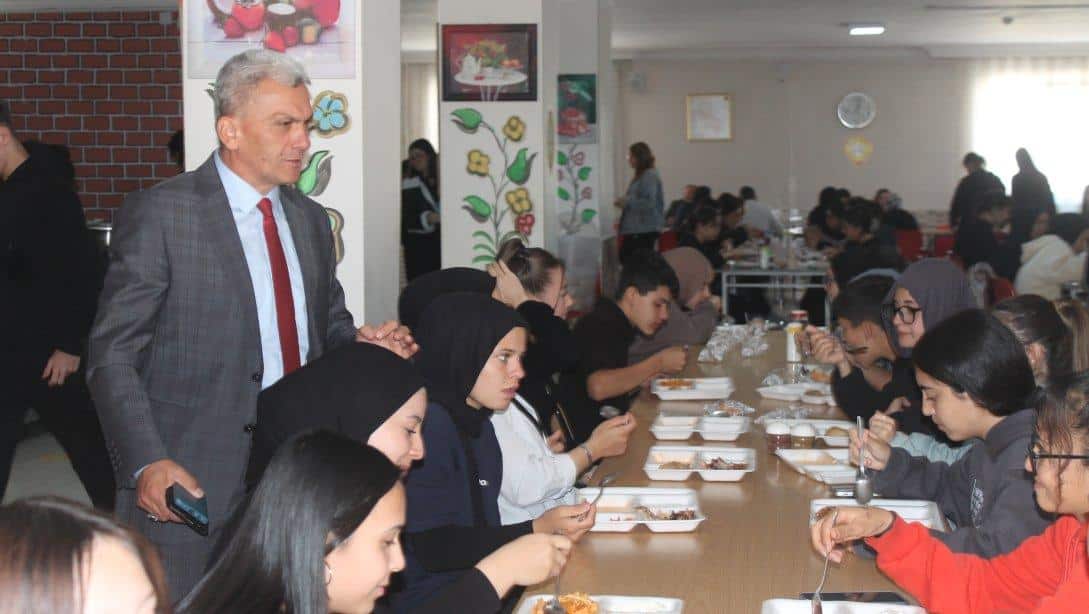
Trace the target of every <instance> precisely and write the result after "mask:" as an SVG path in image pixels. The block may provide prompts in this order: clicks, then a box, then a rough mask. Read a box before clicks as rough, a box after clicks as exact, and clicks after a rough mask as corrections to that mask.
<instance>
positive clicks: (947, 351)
mask: <svg viewBox="0 0 1089 614" xmlns="http://www.w3.org/2000/svg"><path fill="white" fill-rule="evenodd" d="M912 360H913V361H914V362H915V366H916V368H918V369H919V370H920V371H922V372H923V373H926V374H927V375H929V376H931V377H933V378H934V379H936V380H938V381H940V382H942V383H943V384H945V385H947V386H949V387H950V388H952V389H953V390H954V391H956V392H958V393H966V394H967V395H968V396H969V397H970V398H971V399H972V401H974V402H975V403H976V404H977V405H979V406H980V407H983V408H984V409H986V410H987V411H989V412H990V413H992V414H994V415H995V416H1008V415H1010V414H1013V413H1014V412H1018V411H1020V410H1022V409H1025V408H1027V407H1034V406H1035V405H1036V402H1037V388H1036V380H1035V378H1033V375H1032V366H1031V365H1030V364H1029V360H1028V355H1027V354H1025V348H1024V346H1022V345H1021V342H1020V341H1018V340H1017V337H1015V336H1014V334H1013V332H1012V331H1011V330H1010V329H1008V328H1006V326H1005V325H1003V324H1002V322H999V321H998V319H997V318H995V317H994V316H993V315H990V314H988V313H986V312H984V311H983V310H981V309H967V310H965V311H962V312H960V313H958V314H956V315H953V316H950V317H948V318H946V319H945V320H944V321H942V322H941V323H940V324H938V325H937V326H935V327H934V328H932V329H930V330H928V331H926V334H924V335H923V337H922V339H919V343H917V344H916V345H915V349H914V350H913V351H912Z"/></svg>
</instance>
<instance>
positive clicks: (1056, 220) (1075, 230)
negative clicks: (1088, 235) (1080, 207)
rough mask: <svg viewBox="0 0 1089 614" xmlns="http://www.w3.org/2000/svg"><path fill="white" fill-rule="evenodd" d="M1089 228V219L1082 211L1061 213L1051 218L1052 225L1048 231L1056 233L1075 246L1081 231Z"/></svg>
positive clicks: (1052, 233)
mask: <svg viewBox="0 0 1089 614" xmlns="http://www.w3.org/2000/svg"><path fill="white" fill-rule="evenodd" d="M1086 228H1089V220H1087V219H1086V218H1085V216H1084V215H1082V214H1080V213H1060V214H1058V215H1056V216H1053V217H1052V218H1051V226H1050V227H1049V228H1048V229H1047V233H1048V234H1051V235H1055V236H1057V237H1059V238H1060V239H1062V240H1063V241H1066V242H1067V244H1069V245H1070V246H1073V245H1074V243H1076V242H1077V240H1078V237H1079V236H1081V233H1083V232H1085V229H1086Z"/></svg>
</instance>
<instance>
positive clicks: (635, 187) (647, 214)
mask: <svg viewBox="0 0 1089 614" xmlns="http://www.w3.org/2000/svg"><path fill="white" fill-rule="evenodd" d="M664 224H665V198H664V197H663V196H662V180H661V178H660V177H659V175H658V169H655V168H648V169H647V170H645V171H643V174H642V175H640V176H639V178H638V179H636V180H635V181H633V182H631V185H629V186H628V192H627V194H625V195H624V212H623V213H622V214H621V216H620V234H622V235H634V234H642V233H644V232H661V230H662V226H663V225H664Z"/></svg>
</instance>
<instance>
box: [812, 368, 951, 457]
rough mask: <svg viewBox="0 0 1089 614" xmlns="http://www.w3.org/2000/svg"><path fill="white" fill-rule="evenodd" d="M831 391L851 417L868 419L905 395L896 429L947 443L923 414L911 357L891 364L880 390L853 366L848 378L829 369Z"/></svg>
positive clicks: (867, 420)
mask: <svg viewBox="0 0 1089 614" xmlns="http://www.w3.org/2000/svg"><path fill="white" fill-rule="evenodd" d="M832 394H833V396H835V398H836V403H837V404H838V405H839V406H840V408H842V409H843V413H845V414H847V416H848V417H849V418H851V419H852V420H853V419H854V418H855V417H856V416H861V417H862V419H863V420H864V421H866V422H869V420H870V416H872V415H873V414H874V412H875V411H878V410H880V411H885V410H886V409H888V407H889V404H890V403H892V400H893V399H895V398H898V397H904V398H905V399H907V400H908V406H907V407H905V408H904V410H903V411H901V412H900V413H898V414H895V417H896V422H897V423H898V425H899V430H901V431H903V432H905V433H907V434H909V435H910V434H911V433H925V434H927V435H933V436H934V437H935V438H937V439H939V440H941V441H943V442H948V441H949V440H948V439H947V438H946V437H945V435H944V434H943V433H942V432H941V431H939V430H938V429H937V427H936V426H934V422H933V421H932V420H931V419H930V418H927V417H926V416H924V415H923V411H922V405H923V403H922V399H923V394H922V391H921V390H919V384H918V383H916V381H915V367H914V366H913V365H912V363H911V359H910V358H899V359H897V360H896V362H894V363H892V380H891V381H889V383H888V384H886V385H885V387H884V388H882V389H881V390H874V388H873V386H870V383H869V382H867V381H866V378H865V376H863V375H862V371H860V370H858V369H853V370H852V371H851V372H850V373H849V374H848V375H847V377H843V378H841V377H840V376H839V370H838V369H837V370H835V371H833V372H832Z"/></svg>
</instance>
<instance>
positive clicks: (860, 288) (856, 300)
mask: <svg viewBox="0 0 1089 614" xmlns="http://www.w3.org/2000/svg"><path fill="white" fill-rule="evenodd" d="M892 284H893V279H892V278H891V277H888V276H886V275H872V276H870V277H863V278H862V279H858V280H855V281H852V282H851V283H849V284H847V286H846V287H844V288H841V289H840V293H839V296H837V297H836V300H834V301H832V313H834V314H836V317H837V318H842V319H844V320H847V321H848V322H850V323H851V325H852V326H858V325H860V324H862V323H863V322H871V323H873V324H876V325H877V326H878V327H880V328H882V329H884V320H883V319H882V305H884V303H885V296H886V295H888V293H889V291H890V290H892Z"/></svg>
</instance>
